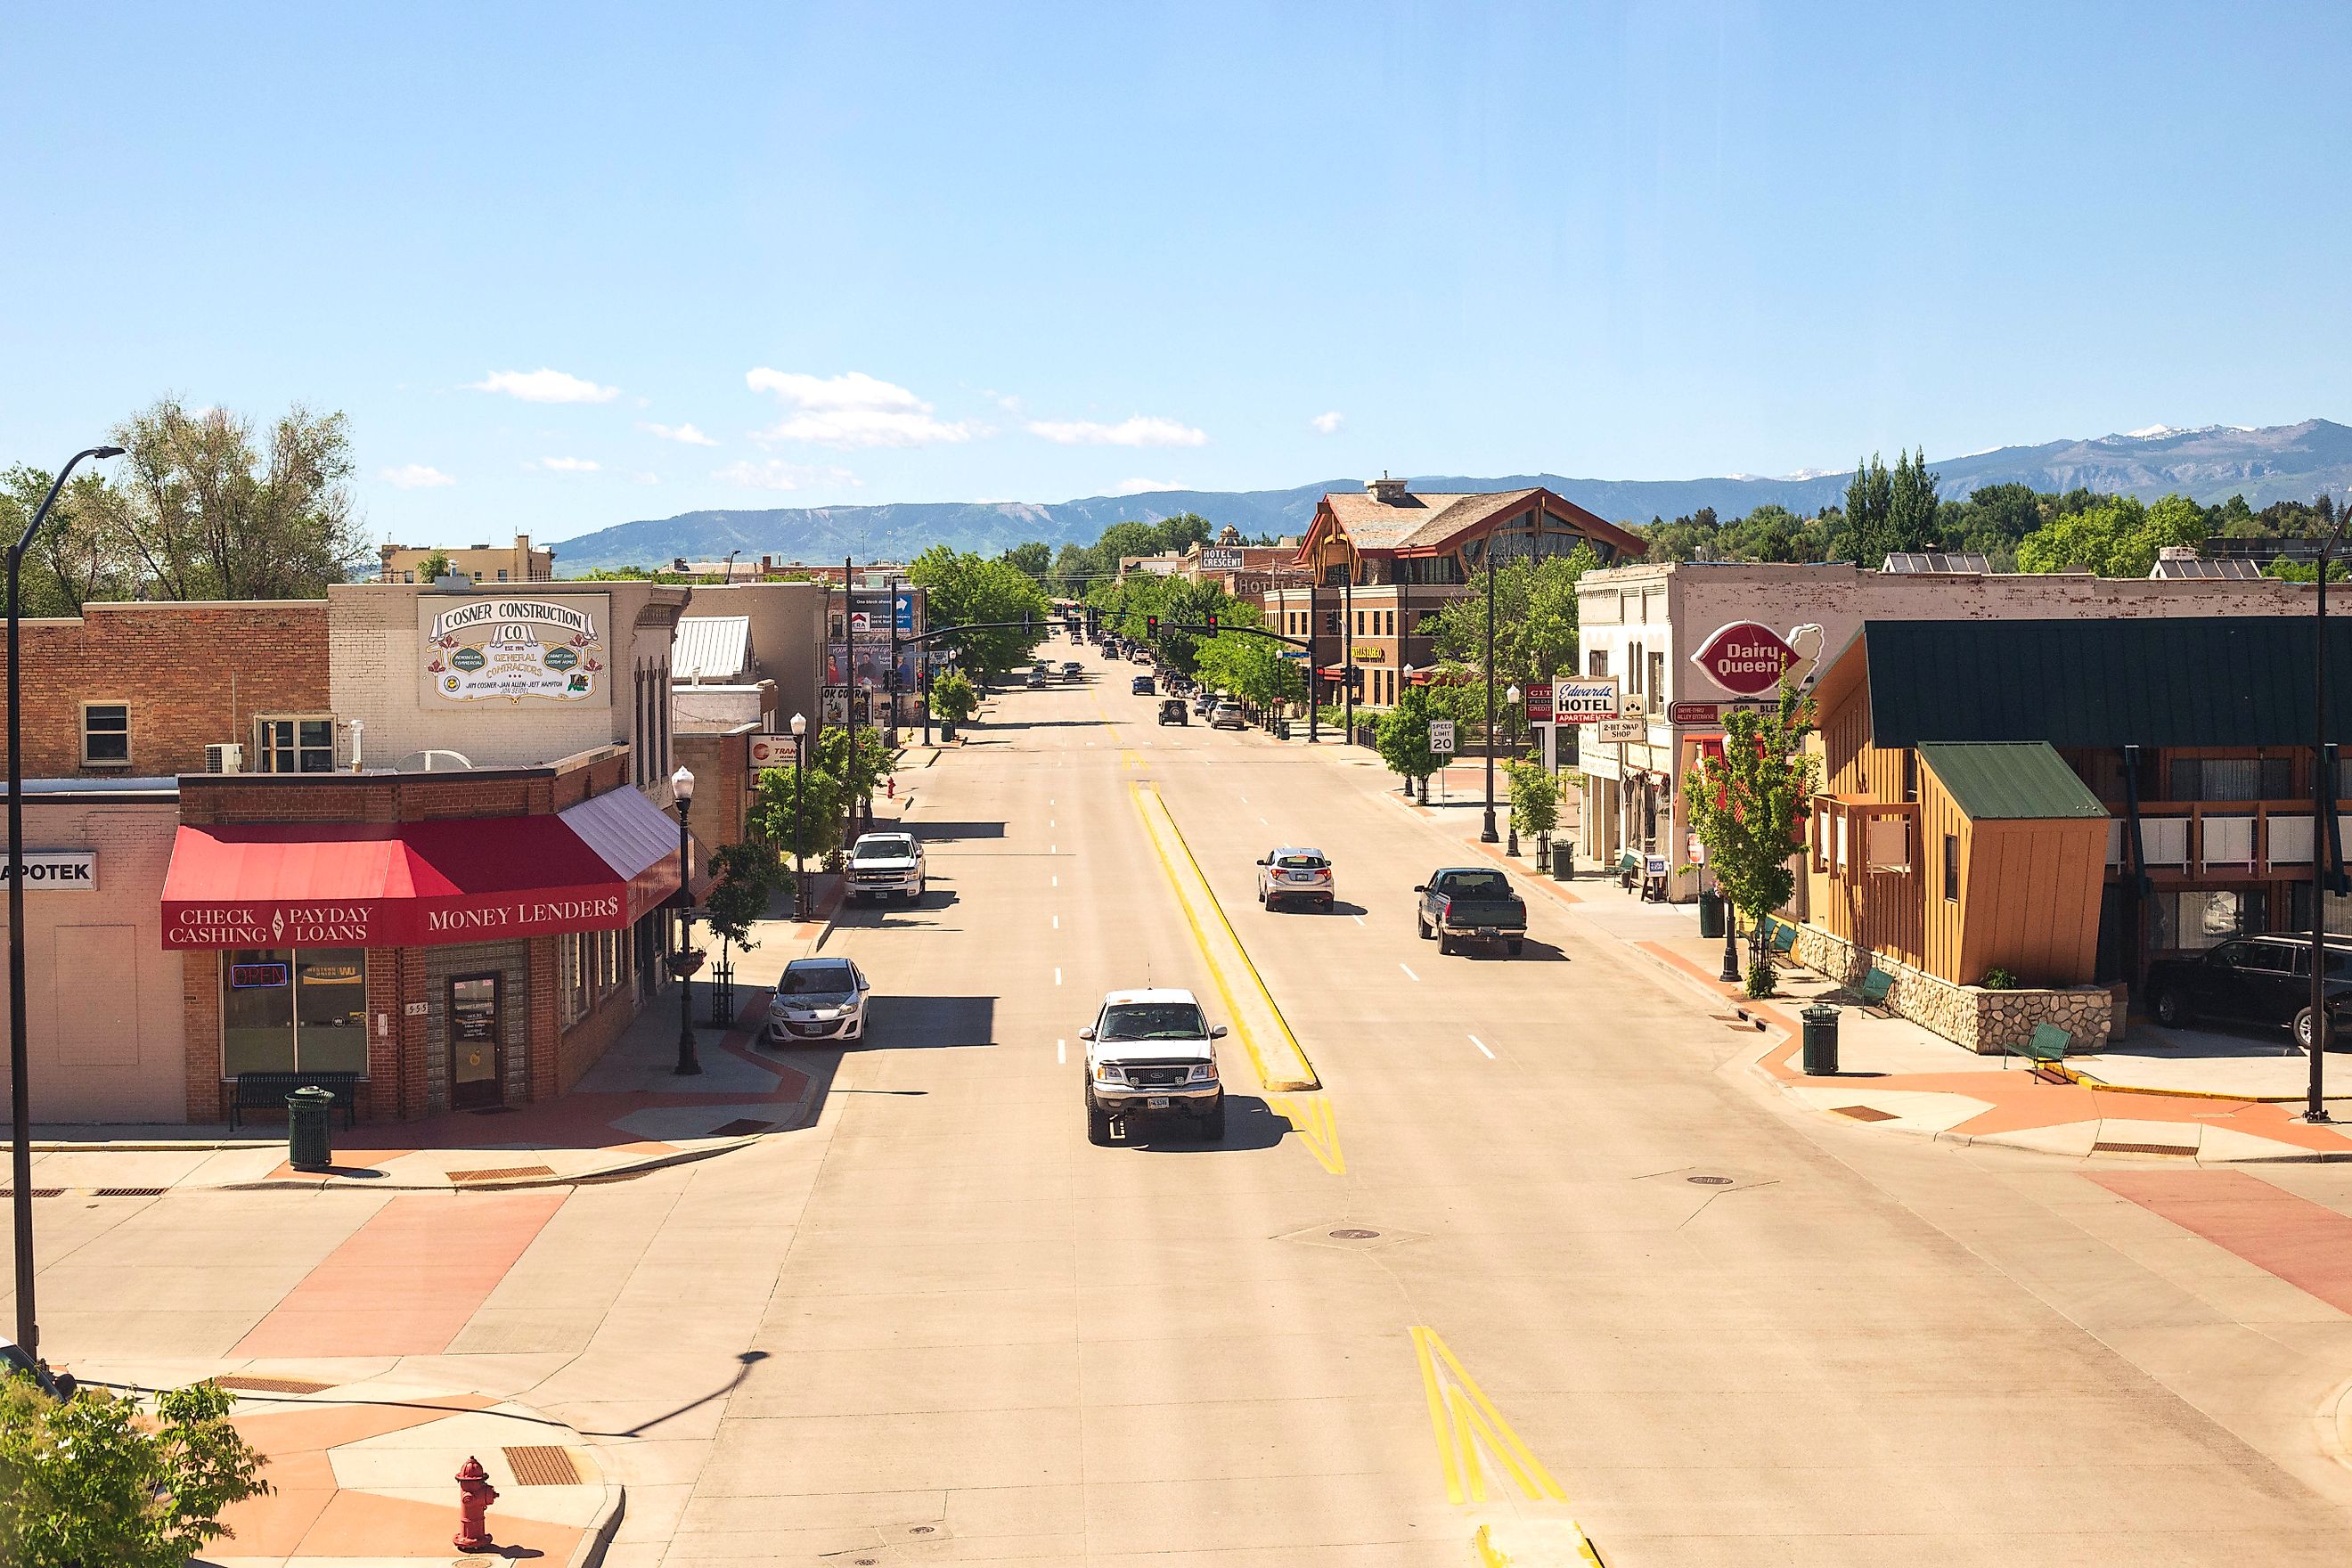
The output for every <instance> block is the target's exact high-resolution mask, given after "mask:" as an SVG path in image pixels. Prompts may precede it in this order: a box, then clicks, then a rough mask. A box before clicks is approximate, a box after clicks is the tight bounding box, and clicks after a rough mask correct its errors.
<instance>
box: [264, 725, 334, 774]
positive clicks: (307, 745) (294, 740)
mask: <svg viewBox="0 0 2352 1568" xmlns="http://www.w3.org/2000/svg"><path fill="white" fill-rule="evenodd" d="M253 727H254V734H255V739H256V742H257V744H256V745H255V747H254V765H255V769H256V771H257V772H259V773H333V772H334V771H335V721H334V720H332V719H331V718H303V717H300V716H299V715H296V716H292V717H288V718H274V717H273V718H265V719H257V720H255V721H253Z"/></svg>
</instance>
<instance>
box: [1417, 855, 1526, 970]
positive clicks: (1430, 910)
mask: <svg viewBox="0 0 2352 1568" xmlns="http://www.w3.org/2000/svg"><path fill="white" fill-rule="evenodd" d="M1413 891H1414V892H1416V893H1419V894H1420V895H1421V907H1420V909H1419V910H1417V911H1416V912H1415V914H1414V917H1413V918H1414V920H1415V921H1416V923H1417V924H1418V925H1419V927H1420V930H1421V936H1422V940H1423V941H1424V942H1426V941H1427V940H1428V939H1429V938H1431V937H1435V938H1436V939H1437V951H1438V952H1454V951H1455V950H1456V948H1457V946H1458V944H1460V943H1462V942H1496V943H1499V944H1501V946H1502V948H1503V951H1504V952H1507V953H1509V954H1510V955H1511V956H1512V957H1514V958H1517V956H1518V954H1519V947H1520V944H1521V943H1522V942H1525V941H1526V939H1527V934H1528V906H1527V905H1526V903H1525V902H1524V901H1522V900H1520V898H1519V896H1518V895H1517V893H1514V892H1513V891H1511V879H1509V878H1508V877H1506V876H1504V875H1503V873H1501V872H1500V871H1490V870H1487V869H1486V868H1484V867H1477V866H1460V867H1449V868H1446V869H1444V870H1439V871H1433V872H1431V873H1430V875H1429V880H1428V881H1426V882H1423V883H1422V884H1421V885H1420V886H1418V887H1416V888H1414V889H1413Z"/></svg>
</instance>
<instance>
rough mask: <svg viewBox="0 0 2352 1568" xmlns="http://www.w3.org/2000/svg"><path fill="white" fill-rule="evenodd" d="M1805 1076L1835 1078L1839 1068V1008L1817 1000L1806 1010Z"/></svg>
mask: <svg viewBox="0 0 2352 1568" xmlns="http://www.w3.org/2000/svg"><path fill="white" fill-rule="evenodd" d="M1804 1019H1805V1076H1806V1077H1807V1078H1834V1077H1836V1076H1837V1069H1838V1052H1837V1032H1838V1010H1837V1009H1836V1008H1834V1007H1832V1006H1828V1005H1824V1004H1822V1003H1820V1002H1816V1003H1814V1004H1813V1005H1811V1006H1810V1007H1808V1008H1806V1009H1805V1011H1804Z"/></svg>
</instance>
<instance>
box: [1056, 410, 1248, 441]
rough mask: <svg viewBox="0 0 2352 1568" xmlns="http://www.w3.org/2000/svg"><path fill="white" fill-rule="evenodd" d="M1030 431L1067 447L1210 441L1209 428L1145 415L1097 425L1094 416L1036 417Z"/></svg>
mask: <svg viewBox="0 0 2352 1568" xmlns="http://www.w3.org/2000/svg"><path fill="white" fill-rule="evenodd" d="M1029 434H1031V435H1032V436H1043V437H1045V439H1046V440H1048V441H1057V442H1059V443H1061V444H1062V445H1063V446H1065V447H1203V446H1206V445H1208V441H1209V437H1208V433H1207V432H1206V431H1203V430H1195V429H1194V428H1192V426H1190V425H1180V424H1178V423H1177V422H1176V421H1175V420H1173V419H1161V418H1158V417H1156V416H1151V415H1146V414H1138V415H1136V416H1134V417H1132V418H1129V419H1122V420H1120V421H1119V422H1118V424H1116V425H1097V423H1095V422H1094V421H1093V420H1091V419H1066V420H1055V419H1033V420H1031V421H1030V422H1029Z"/></svg>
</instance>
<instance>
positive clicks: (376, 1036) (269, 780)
mask: <svg viewBox="0 0 2352 1568" xmlns="http://www.w3.org/2000/svg"><path fill="white" fill-rule="evenodd" d="M686 600H687V591H686V590H684V589H682V588H676V587H667V586H661V585H656V584H643V583H597V584H570V583H532V584H525V585H514V586H499V585H492V586H490V587H488V588H478V587H471V586H469V587H467V588H464V589H449V590H443V589H439V588H436V587H431V586H421V585H412V584H349V585H339V586H336V587H334V588H331V589H330V590H329V592H328V595H327V596H326V597H325V598H324V599H321V600H307V601H281V602H271V603H266V604H123V605H89V606H87V607H86V608H85V611H84V614H83V615H82V616H79V617H75V618H72V619H61V620H48V621H35V622H29V623H27V624H26V634H25V658H26V664H25V676H26V681H25V684H26V695H25V710H26V711H25V714H24V719H25V728H26V758H25V772H26V780H27V782H26V798H25V807H26V851H27V874H26V945H27V971H26V997H25V999H24V1000H25V1005H26V1013H27V1019H26V1022H27V1025H28V1032H29V1035H30V1042H31V1063H30V1066H31V1107H30V1109H31V1112H32V1115H33V1118H34V1120H35V1121H37V1122H41V1123H50V1124H54V1123H60V1122H102V1123H124V1122H134V1123H135V1122H167V1123H168V1122H186V1123H198V1124H204V1123H215V1122H220V1121H227V1120H229V1119H230V1118H231V1117H232V1115H234V1114H235V1113H236V1110H237V1101H238V1100H239V1098H240V1097H239V1093H238V1089H239V1084H240V1079H245V1080H246V1081H247V1083H248V1084H252V1085H258V1084H260V1083H263V1082H265V1081H268V1080H265V1079H261V1078H259V1077H258V1076H257V1075H278V1074H285V1073H297V1074H301V1075H305V1076H308V1075H316V1074H334V1075H343V1076H342V1077H341V1078H339V1079H336V1082H337V1083H338V1085H339V1087H343V1088H346V1089H349V1090H350V1092H351V1095H352V1100H353V1101H354V1104H355V1110H356V1114H357V1115H358V1117H359V1118H360V1119H362V1120H364V1121H408V1120H414V1119H416V1118H421V1117H425V1116H429V1115H434V1114H437V1113H440V1112H444V1111H448V1110H467V1109H484V1108H490V1107H497V1106H508V1105H517V1104H522V1103H525V1102H529V1101H533V1100H545V1099H548V1098H551V1097H552V1096H555V1095H559V1094H562V1092H564V1091H565V1090H566V1089H570V1088H571V1087H572V1085H573V1084H574V1083H576V1082H577V1081H578V1079H580V1077H581V1075H582V1074H583V1073H584V1072H585V1071H586V1070H587V1068H589V1067H590V1066H591V1065H593V1063H594V1062H595V1061H596V1059H597V1058H599V1057H601V1056H602V1055H603V1054H604V1050H605V1048H606V1047H609V1046H610V1045H611V1043H612V1041H613V1040H614V1037H616V1036H618V1034H619V1033H620V1031H621V1030H622V1029H623V1028H624V1027H625V1026H626V1025H627V1024H628V1022H629V1021H630V1020H631V1019H632V1018H634V1017H635V1016H636V1014H637V1013H638V1012H639V1011H640V1010H641V1009H642V1008H643V1007H645V1006H646V1005H647V1004H648V1003H649V1002H651V1001H652V1000H654V999H655V997H656V995H657V994H660V993H661V992H662V991H663V990H664V989H665V988H666V987H667V985H669V984H675V982H672V981H670V980H668V979H667V972H666V970H665V968H664V965H663V963H662V960H663V959H664V958H665V957H666V956H667V953H668V952H669V951H670V948H671V946H672V945H673V943H674V941H675V938H674V935H673V932H674V931H675V929H676V917H675V912H674V904H675V900H676V896H677V891H678V889H679V884H680V880H681V869H682V868H681V867H680V865H679V861H678V832H677V818H676V816H674V815H672V810H671V807H672V800H671V787H670V783H669V779H670V773H671V771H672V769H673V768H674V767H675V765H676V764H675V763H674V761H673V759H672V755H671V744H670V742H671V737H670V732H669V714H670V700H669V698H670V693H669V686H670V680H669V668H670V652H671V647H672V645H673V638H674V633H675V628H676V626H677V620H678V617H679V615H680V613H681V611H682V610H683V609H684V607H685V604H686ZM696 858H697V860H698V858H699V857H698V855H697V856H696ZM684 870H685V871H686V873H687V875H688V876H689V877H695V876H698V868H696V867H688V868H684ZM10 1000H11V1002H12V1004H13V1000H14V999H10ZM245 1098H247V1099H248V1100H253V1099H259V1098H264V1097H262V1096H257V1095H247V1096H246V1097H245Z"/></svg>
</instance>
